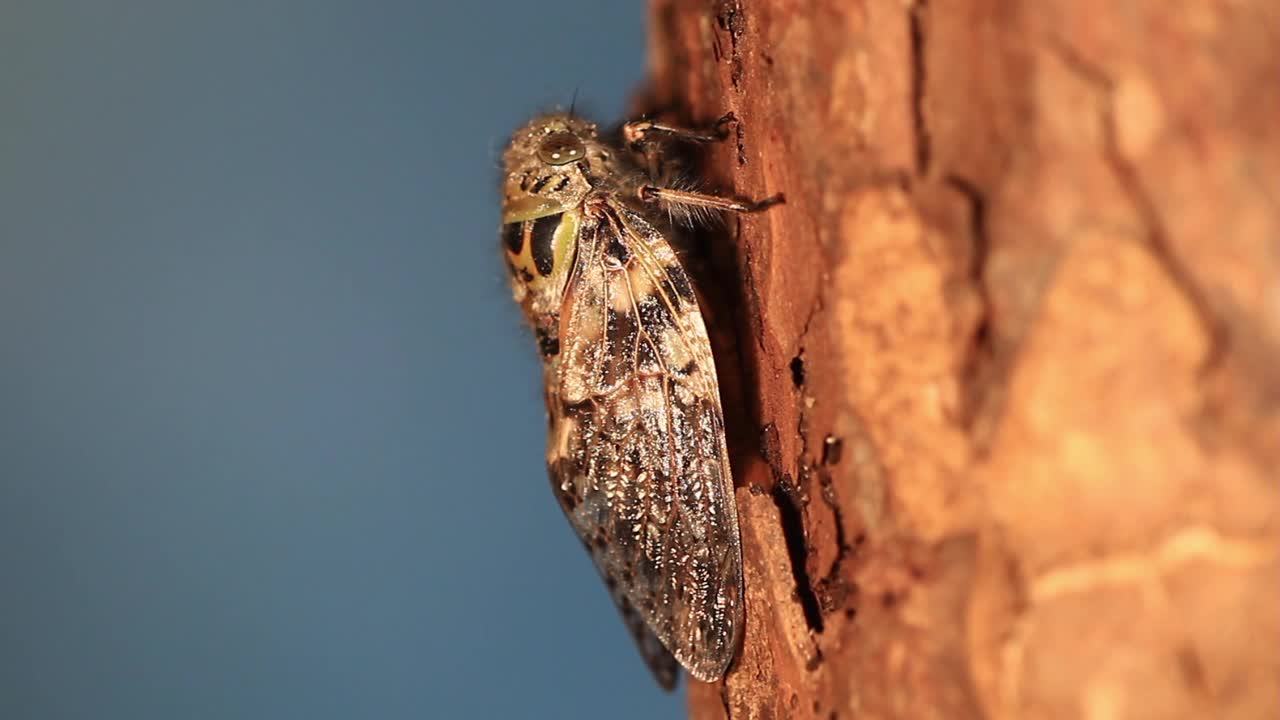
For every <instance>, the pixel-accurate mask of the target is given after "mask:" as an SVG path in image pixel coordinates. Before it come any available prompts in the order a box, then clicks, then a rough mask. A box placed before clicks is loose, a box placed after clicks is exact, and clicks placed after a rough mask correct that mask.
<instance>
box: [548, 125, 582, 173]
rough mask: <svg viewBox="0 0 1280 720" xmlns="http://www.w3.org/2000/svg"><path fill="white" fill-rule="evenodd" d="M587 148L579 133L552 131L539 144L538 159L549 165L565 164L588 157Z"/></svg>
mask: <svg viewBox="0 0 1280 720" xmlns="http://www.w3.org/2000/svg"><path fill="white" fill-rule="evenodd" d="M586 154H587V148H586V146H585V145H583V144H582V140H580V139H579V138H578V136H577V135H574V134H573V133H568V132H558V133H552V134H550V135H548V136H547V137H546V139H544V140H543V141H542V144H541V145H539V146H538V159H539V160H541V161H542V162H544V163H546V164H548V165H565V164H568V163H571V162H574V161H575V160H581V159H582V158H584V157H586Z"/></svg>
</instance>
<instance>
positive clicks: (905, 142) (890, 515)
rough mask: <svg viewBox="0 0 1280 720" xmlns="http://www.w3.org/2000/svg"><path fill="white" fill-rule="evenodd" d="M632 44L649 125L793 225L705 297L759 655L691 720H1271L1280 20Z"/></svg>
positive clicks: (1257, 11) (664, 35) (1181, 17)
mask: <svg viewBox="0 0 1280 720" xmlns="http://www.w3.org/2000/svg"><path fill="white" fill-rule="evenodd" d="M651 28H652V36H651V37H652V39H651V47H650V52H651V58H652V75H653V84H652V87H651V88H650V90H649V92H648V93H647V95H646V98H645V100H644V104H645V105H646V106H647V107H650V108H665V109H668V110H674V111H675V113H676V114H678V115H680V116H682V117H683V118H684V119H685V120H687V121H689V120H692V121H700V122H703V123H709V122H711V121H713V120H714V119H715V118H717V117H719V116H720V115H722V114H723V113H725V112H726V111H732V112H733V113H734V114H735V116H736V117H737V118H738V120H739V123H738V124H737V126H736V128H735V135H734V137H732V138H731V139H730V140H729V141H728V142H726V143H724V144H723V145H722V146H720V147H718V148H716V149H714V150H713V151H712V155H713V157H712V162H711V177H712V179H713V181H715V182H719V183H720V184H721V187H723V188H724V189H727V190H730V191H732V192H734V193H736V194H737V195H740V196H745V197H750V198H763V197H766V196H769V195H772V194H774V193H778V192H782V193H785V196H786V203H785V205H782V206H778V207H774V208H772V209H770V210H768V211H767V212H763V213H760V214H756V215H751V216H746V217H743V218H741V219H740V220H738V221H737V222H736V223H733V222H731V223H730V227H731V228H732V232H730V233H727V234H728V235H729V238H728V244H727V249H726V250H722V251H721V252H726V253H728V255H726V256H725V257H727V260H721V261H720V262H719V263H718V264H717V263H714V262H713V263H712V265H713V266H715V268H718V269H713V270H712V271H709V272H703V273H701V274H702V275H703V277H702V278H701V279H702V280H703V284H704V285H712V286H718V287H719V290H718V292H719V293H720V294H721V295H723V296H725V297H726V298H727V299H722V300H721V301H720V302H719V303H716V302H712V303H711V305H712V307H711V308H710V309H709V311H708V312H709V315H711V318H710V320H711V322H712V324H713V325H714V326H717V327H722V328H725V327H727V332H728V333H729V334H730V335H731V336H732V337H731V338H729V339H727V340H726V339H720V340H719V341H718V344H717V348H716V350H717V356H718V364H719V365H720V366H721V369H722V372H721V374H722V375H723V376H724V377H725V378H727V379H726V388H725V390H724V393H725V396H726V399H725V403H726V408H727V410H728V413H729V417H728V424H729V432H730V444H731V445H732V446H733V447H734V450H735V451H734V457H733V463H734V472H735V479H736V484H737V486H738V490H737V500H738V507H739V513H740V515H741V521H742V523H741V524H742V533H743V543H744V553H745V566H746V583H747V595H746V596H747V631H746V637H745V640H744V644H743V648H742V650H741V653H740V655H739V659H738V661H737V663H736V664H735V666H734V668H733V669H732V670H731V672H730V674H729V675H728V677H727V678H726V680H725V681H723V682H722V683H717V684H701V683H697V682H694V683H692V687H691V690H690V706H691V712H692V715H693V716H694V717H697V718H719V717H725V716H731V717H734V718H739V717H798V718H807V717H814V718H824V719H825V718H855V717H856V718H977V717H986V718H1069V717H1087V718H1098V719H1111V718H1173V717H1186V718H1209V717H1213V718H1263V717H1271V718H1274V717H1277V716H1280V487H1278V483H1277V476H1278V473H1280V4H1277V3H1276V2H1275V1H1274V0H1234V1H1229V0H1186V1H1174V2H1169V1H1158V0H1141V1H1135V2H1122V3H1117V2H1110V1H1109V0H1084V1H1081V0H1070V1H1069V0H1050V1H1048V2H1035V3H1032V2H1012V1H1002V0H970V1H967V2H965V1H961V0H951V1H945V0H929V1H928V2H925V1H924V0H917V1H916V2H914V3H912V2H910V1H909V0H827V1H826V2H821V1H819V2H809V3H799V2H794V1H788V0H751V1H748V0H740V1H738V0H721V1H720V2H688V1H680V0H654V2H653V3H652V5H651ZM735 378H736V379H735ZM739 394H741V397H738V395H739Z"/></svg>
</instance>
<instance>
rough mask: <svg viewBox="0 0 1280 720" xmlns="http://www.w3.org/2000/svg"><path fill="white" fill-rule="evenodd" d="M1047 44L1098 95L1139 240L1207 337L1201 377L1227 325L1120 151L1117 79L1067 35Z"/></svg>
mask: <svg viewBox="0 0 1280 720" xmlns="http://www.w3.org/2000/svg"><path fill="white" fill-rule="evenodd" d="M1047 46H1048V48H1049V49H1050V51H1051V52H1053V53H1054V54H1055V55H1056V56H1057V57H1058V58H1059V59H1061V60H1062V62H1063V64H1065V65H1066V66H1067V68H1068V69H1070V70H1071V71H1072V72H1074V73H1076V75H1078V76H1079V77H1080V78H1082V79H1083V80H1084V81H1085V82H1086V83H1088V84H1089V85H1091V86H1093V87H1094V89H1095V90H1096V91H1097V94H1098V97H1099V103H1098V105H1099V121H1100V122H1101V127H1102V136H1103V147H1102V151H1103V157H1104V159H1105V160H1106V163H1107V166H1108V167H1109V168H1110V169H1111V172H1112V174H1113V175H1115V177H1116V180H1117V181H1118V182H1119V183H1120V187H1121V190H1122V191H1123V192H1124V194H1125V198H1126V199H1127V200H1128V201H1129V204H1130V205H1131V206H1132V207H1133V209H1134V212H1135V213H1136V214H1137V215H1138V219H1139V222H1140V223H1141V224H1142V231H1143V232H1142V235H1143V241H1144V243H1145V244H1146V246H1147V248H1148V249H1149V250H1150V251H1151V254H1152V256H1153V257H1154V258H1155V260H1156V262H1157V263H1158V264H1159V265H1160V267H1161V269H1162V270H1163V271H1164V272H1165V274H1167V275H1168V276H1169V278H1170V279H1171V280H1172V281H1173V284H1174V285H1175V286H1176V287H1177V288H1178V291H1179V292H1181V293H1182V295H1183V296H1184V297H1185V298H1186V299H1187V301H1188V302H1189V303H1190V304H1191V307H1192V311H1193V312H1194V313H1195V315H1196V319H1197V321H1198V322H1199V323H1200V326H1201V328H1202V329H1203V330H1204V332H1205V334H1206V335H1207V336H1208V339H1209V342H1208V350H1207V352H1206V353H1205V357H1204V359H1203V360H1202V361H1201V364H1200V374H1201V376H1202V377H1203V376H1205V375H1208V374H1209V373H1210V372H1211V371H1213V370H1214V369H1216V368H1217V367H1218V365H1219V364H1220V363H1221V361H1222V359H1223V357H1224V356H1225V355H1226V353H1227V349H1228V342H1229V336H1228V333H1227V327H1226V324H1225V323H1224V322H1222V321H1221V320H1220V319H1219V318H1218V317H1217V315H1216V314H1215V313H1214V312H1213V307H1212V304H1211V303H1210V302H1209V300H1208V297H1207V295H1206V293H1205V291H1204V290H1203V289H1202V288H1201V287H1200V285H1199V284H1198V283H1197V282H1196V280H1195V276H1194V274H1193V273H1192V272H1191V271H1190V269H1188V268H1187V266H1186V264H1185V263H1183V262H1182V260H1181V258H1179V257H1178V254H1177V252H1176V251H1175V250H1174V249H1173V247H1172V246H1171V243H1170V242H1169V235H1168V231H1167V230H1166V229H1165V224H1164V219H1163V218H1162V217H1161V215H1160V211H1159V209H1158V207H1157V205H1156V203H1155V201H1154V200H1153V199H1152V198H1151V195H1150V193H1149V192H1148V191H1147V189H1146V186H1145V185H1144V184H1143V182H1142V178H1141V176H1140V174H1139V173H1138V169H1137V168H1136V167H1135V166H1134V164H1133V162H1132V161H1131V160H1130V159H1129V158H1128V157H1126V156H1125V154H1124V152H1123V151H1122V150H1121V149H1120V144H1119V140H1118V133H1117V131H1116V112H1115V88H1116V83H1115V81H1114V80H1113V79H1112V78H1111V76H1110V75H1108V74H1107V73H1106V72H1105V71H1103V70H1102V69H1101V68H1099V67H1097V66H1096V65H1094V64H1093V63H1091V62H1089V61H1088V60H1087V59H1085V58H1084V56H1083V55H1082V54H1081V53H1079V52H1078V51H1076V49H1075V48H1074V47H1073V46H1072V45H1071V44H1070V43H1069V42H1067V41H1066V40H1065V39H1063V38H1061V37H1059V36H1057V35H1054V34H1050V35H1049V38H1048V42H1047Z"/></svg>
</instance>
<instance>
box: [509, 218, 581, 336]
mask: <svg viewBox="0 0 1280 720" xmlns="http://www.w3.org/2000/svg"><path fill="white" fill-rule="evenodd" d="M579 224H580V214H579V212H578V211H577V210H569V211H565V212H556V213H552V214H549V215H542V216H539V217H533V218H526V219H516V220H511V221H509V222H506V223H505V224H504V225H503V226H502V244H503V250H504V252H505V253H506V256H507V266H508V268H509V269H510V271H511V282H512V287H513V289H514V291H515V296H516V300H517V301H518V302H519V303H520V305H521V306H522V307H523V308H524V311H525V315H526V316H527V317H528V319H529V322H530V323H531V324H532V325H533V326H534V328H535V329H538V330H540V331H541V332H539V341H540V342H539V344H540V345H541V346H542V354H543V356H544V357H545V356H548V355H554V354H556V353H555V352H550V351H551V350H553V349H555V350H556V352H558V347H557V348H552V347H550V345H551V343H552V341H553V340H554V339H556V338H555V332H554V331H555V330H556V328H555V327H554V326H555V324H556V322H557V318H558V316H559V312H560V305H561V302H562V300H563V298H564V291H565V285H566V283H567V282H568V280H569V273H570V272H571V271H572V269H573V261H574V256H575V254H576V250H577V242H578V226H579ZM544 335H546V337H545V338H544ZM557 344H558V343H557Z"/></svg>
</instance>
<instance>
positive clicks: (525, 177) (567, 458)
mask: <svg viewBox="0 0 1280 720" xmlns="http://www.w3.org/2000/svg"><path fill="white" fill-rule="evenodd" d="M723 125H724V122H722V123H719V124H717V128H716V130H715V131H714V132H711V133H694V132H688V131H684V130H680V129H678V128H675V127H670V126H666V125H662V124H659V123H655V122H648V121H637V122H632V123H628V124H626V125H624V126H623V127H622V129H621V133H620V137H618V138H617V140H606V139H605V138H603V137H602V136H600V135H599V134H598V132H597V128H596V126H595V125H594V124H592V123H590V122H587V121H586V120H584V119H581V118H579V117H576V116H574V115H572V114H571V113H557V114H550V115H544V116H541V117H538V118H535V119H534V120H533V121H531V122H530V123H528V124H527V125H526V126H524V127H522V128H520V129H519V130H518V131H517V132H516V133H515V135H514V136H513V137H512V139H511V143H510V145H509V146H508V148H507V150H506V152H505V154H504V162H505V173H506V174H505V178H504V183H503V193H504V196H503V208H502V239H503V243H504V245H505V254H506V259H507V265H508V268H509V270H510V273H511V279H512V286H513V290H514V295H515V299H516V301H517V302H518V303H519V304H520V306H521V308H522V309H523V311H524V315H525V317H526V319H527V320H528V322H529V324H530V325H532V326H533V331H534V334H535V336H536V338H537V344H538V348H539V350H540V352H541V355H542V364H543V381H544V384H545V394H546V404H547V415H548V422H549V433H548V441H547V455H546V459H547V465H548V469H549V471H550V475H551V486H552V489H553V490H554V492H555V496H556V498H557V500H558V501H559V503H560V507H561V508H562V509H563V510H564V513H565V515H566V516H567V517H568V519H569V522H570V523H571V524H572V525H573V528H574V530H576V531H577V533H578V535H579V537H580V538H581V539H582V542H583V544H584V545H585V546H586V548H587V551H588V552H589V553H590V554H591V557H592V558H593V560H594V561H595V565H596V567H597V568H598V569H599V571H600V574H601V575H602V576H603V578H604V581H605V584H606V585H607V586H608V588H609V591H610V594H611V595H612V597H613V600H614V602H615V603H616V604H617V606H618V610H619V611H620V612H621V614H622V618H623V620H624V621H625V623H626V625H627V627H628V628H629V630H630V632H631V634H632V635H633V636H634V638H635V641H636V644H637V646H638V647H639V649H640V652H641V654H642V655H643V656H644V659H645V661H646V663H647V664H648V666H649V668H650V669H651V670H652V671H653V674H654V676H655V677H656V678H657V680H658V682H659V683H660V684H661V685H662V686H663V687H665V688H667V689H671V688H673V687H674V686H675V683H676V678H677V674H678V670H679V666H681V665H683V666H684V667H685V668H686V669H688V671H689V673H690V674H691V675H693V677H695V678H698V679H699V680H704V681H714V680H717V679H719V678H721V677H723V675H724V674H725V672H726V671H727V669H728V668H729V666H730V663H731V662H732V661H733V657H734V654H735V653H736V650H737V646H738V644H739V641H740V636H741V635H742V628H743V580H742V550H741V540H740V538H739V533H738V517H737V509H736V507H735V504H734V495H733V480H732V478H731V476H730V473H729V456H728V453H727V452H726V447H725V432H724V415H723V410H722V409H721V404H720V394H719V387H718V384H717V379H716V368H715V362H714V360H713V358H712V353H711V345H710V342H709V341H708V338H707V329H706V326H705V323H704V321H703V316H702V313H701V311H700V310H699V306H698V298H697V296H696V294H695V292H694V288H693V285H692V284H691V283H690V280H689V276H688V274H686V272H685V270H684V268H683V267H682V266H681V263H680V260H679V259H678V257H677V254H676V252H675V251H674V249H673V247H672V242H671V237H670V235H671V233H672V232H673V230H674V226H673V225H672V224H671V223H670V222H667V219H668V216H669V214H673V211H678V210H680V209H686V210H687V209H694V210H707V209H709V210H713V211H714V210H724V211H734V212H750V211H754V210H759V209H762V208H763V207H765V206H767V205H769V204H771V201H766V202H762V203H750V202H744V201H740V200H736V199H732V198H726V197H719V196H715V195H708V194H702V193H697V192H691V191H689V190H686V189H679V188H675V187H671V186H669V185H664V184H663V183H662V182H661V181H660V180H659V179H658V178H660V176H661V173H660V172H659V171H656V168H657V167H658V162H657V160H658V159H660V158H661V152H662V144H663V143H671V142H680V141H682V140H692V141H695V142H701V141H709V140H714V139H716V138H717V137H719V136H721V135H723V134H724V133H723V132H722V131H723ZM775 201H776V200H775ZM677 663H678V664H677Z"/></svg>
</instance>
